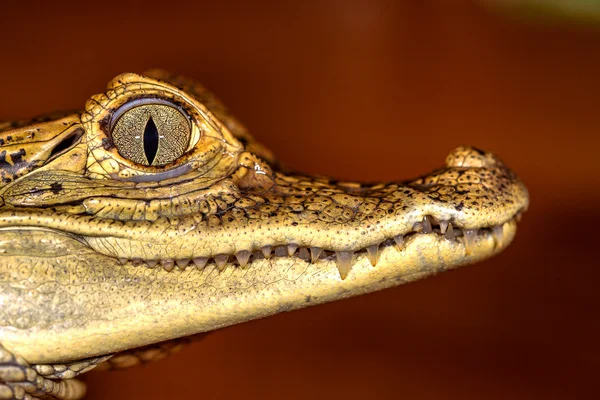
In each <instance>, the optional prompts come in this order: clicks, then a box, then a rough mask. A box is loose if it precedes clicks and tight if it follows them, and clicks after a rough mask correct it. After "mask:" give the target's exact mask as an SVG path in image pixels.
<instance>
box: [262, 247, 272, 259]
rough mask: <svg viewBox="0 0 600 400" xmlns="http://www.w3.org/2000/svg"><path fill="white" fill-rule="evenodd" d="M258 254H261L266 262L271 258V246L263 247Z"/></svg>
mask: <svg viewBox="0 0 600 400" xmlns="http://www.w3.org/2000/svg"><path fill="white" fill-rule="evenodd" d="M260 252H261V253H263V256H265V258H266V259H267V260H268V259H269V258H271V246H263V247H261V248H260Z"/></svg>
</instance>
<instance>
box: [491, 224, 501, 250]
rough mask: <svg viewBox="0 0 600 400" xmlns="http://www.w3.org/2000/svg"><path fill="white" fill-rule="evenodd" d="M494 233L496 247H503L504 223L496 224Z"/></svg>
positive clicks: (493, 229)
mask: <svg viewBox="0 0 600 400" xmlns="http://www.w3.org/2000/svg"><path fill="white" fill-rule="evenodd" d="M492 235H494V240H495V241H496V247H498V248H500V247H502V244H503V241H504V228H503V227H502V225H496V226H494V227H493V228H492Z"/></svg>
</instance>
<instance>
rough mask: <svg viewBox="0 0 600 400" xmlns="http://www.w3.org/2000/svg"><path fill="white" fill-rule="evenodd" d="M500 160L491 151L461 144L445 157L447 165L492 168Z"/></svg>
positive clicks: (498, 163) (499, 162)
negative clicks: (487, 151)
mask: <svg viewBox="0 0 600 400" xmlns="http://www.w3.org/2000/svg"><path fill="white" fill-rule="evenodd" d="M501 163H502V162H501V161H500V160H499V159H498V158H497V157H496V156H494V155H493V154H492V153H486V152H485V151H483V150H480V149H477V148H475V147H471V146H461V147H458V148H457V149H455V150H454V151H452V152H451V153H450V154H449V155H448V157H447V158H446V165H447V166H448V167H462V168H493V167H497V166H498V165H500V164H501Z"/></svg>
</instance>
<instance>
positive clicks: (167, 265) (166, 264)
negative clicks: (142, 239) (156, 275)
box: [160, 260, 175, 272]
mask: <svg viewBox="0 0 600 400" xmlns="http://www.w3.org/2000/svg"><path fill="white" fill-rule="evenodd" d="M160 265H162V267H163V268H164V270H165V271H167V272H171V271H173V268H175V262H174V261H173V260H160Z"/></svg>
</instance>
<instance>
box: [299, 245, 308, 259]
mask: <svg viewBox="0 0 600 400" xmlns="http://www.w3.org/2000/svg"><path fill="white" fill-rule="evenodd" d="M298 257H300V259H302V260H304V261H309V260H310V253H309V252H308V249H307V248H306V247H300V251H299V252H298Z"/></svg>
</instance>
